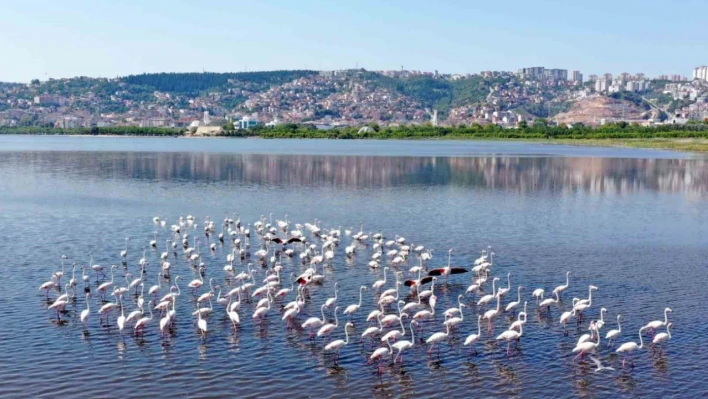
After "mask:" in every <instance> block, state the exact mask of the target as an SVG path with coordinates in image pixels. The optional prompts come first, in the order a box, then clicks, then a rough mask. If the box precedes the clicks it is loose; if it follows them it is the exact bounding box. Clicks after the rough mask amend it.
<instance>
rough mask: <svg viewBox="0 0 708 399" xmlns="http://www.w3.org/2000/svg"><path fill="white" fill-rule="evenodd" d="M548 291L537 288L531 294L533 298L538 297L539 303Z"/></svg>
mask: <svg viewBox="0 0 708 399" xmlns="http://www.w3.org/2000/svg"><path fill="white" fill-rule="evenodd" d="M545 293H546V291H545V290H544V289H543V288H536V289H535V290H533V292H532V293H531V296H532V297H533V298H536V304H538V302H539V301H542V300H543V295H544V294H545Z"/></svg>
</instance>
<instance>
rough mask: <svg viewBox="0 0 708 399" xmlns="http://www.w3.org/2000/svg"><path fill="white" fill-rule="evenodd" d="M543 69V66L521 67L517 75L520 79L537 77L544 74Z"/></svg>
mask: <svg viewBox="0 0 708 399" xmlns="http://www.w3.org/2000/svg"><path fill="white" fill-rule="evenodd" d="M545 70H546V68H544V67H530V68H521V69H519V72H518V75H519V78H521V79H539V78H542V77H543V76H544V73H545Z"/></svg>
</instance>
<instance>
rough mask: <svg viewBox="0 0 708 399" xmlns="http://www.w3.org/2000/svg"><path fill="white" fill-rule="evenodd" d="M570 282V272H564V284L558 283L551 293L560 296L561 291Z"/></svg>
mask: <svg viewBox="0 0 708 399" xmlns="http://www.w3.org/2000/svg"><path fill="white" fill-rule="evenodd" d="M569 283H570V272H565V284H564V285H559V286H558V287H556V288H554V289H553V292H552V294H558V297H559V298H560V295H561V294H562V293H563V291H565V290H566V289H567V288H568V284H569Z"/></svg>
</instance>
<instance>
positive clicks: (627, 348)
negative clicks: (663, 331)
mask: <svg viewBox="0 0 708 399" xmlns="http://www.w3.org/2000/svg"><path fill="white" fill-rule="evenodd" d="M642 331H644V327H642V328H640V329H639V345H637V343H636V342H625V343H624V344H622V345H620V346H619V348H617V350H616V351H615V352H616V353H621V354H623V355H624V358H623V359H622V367H624V364H625V362H626V361H627V355H628V354H630V353H632V352H634V351H635V350H637V349H642V348H643V347H644V341H642ZM598 339H599V338H598ZM631 360H632V367H634V358H631Z"/></svg>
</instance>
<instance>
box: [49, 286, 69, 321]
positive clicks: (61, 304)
mask: <svg viewBox="0 0 708 399" xmlns="http://www.w3.org/2000/svg"><path fill="white" fill-rule="evenodd" d="M67 286H69V284H67ZM65 295H66V294H65ZM68 303H69V296H68V295H67V296H65V297H63V298H62V297H59V299H57V300H56V301H54V303H52V304H51V305H50V306H49V307H48V308H47V309H55V310H56V311H57V320H61V316H60V312H61V311H62V310H64V308H65V307H66V305H67V304H68Z"/></svg>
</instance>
